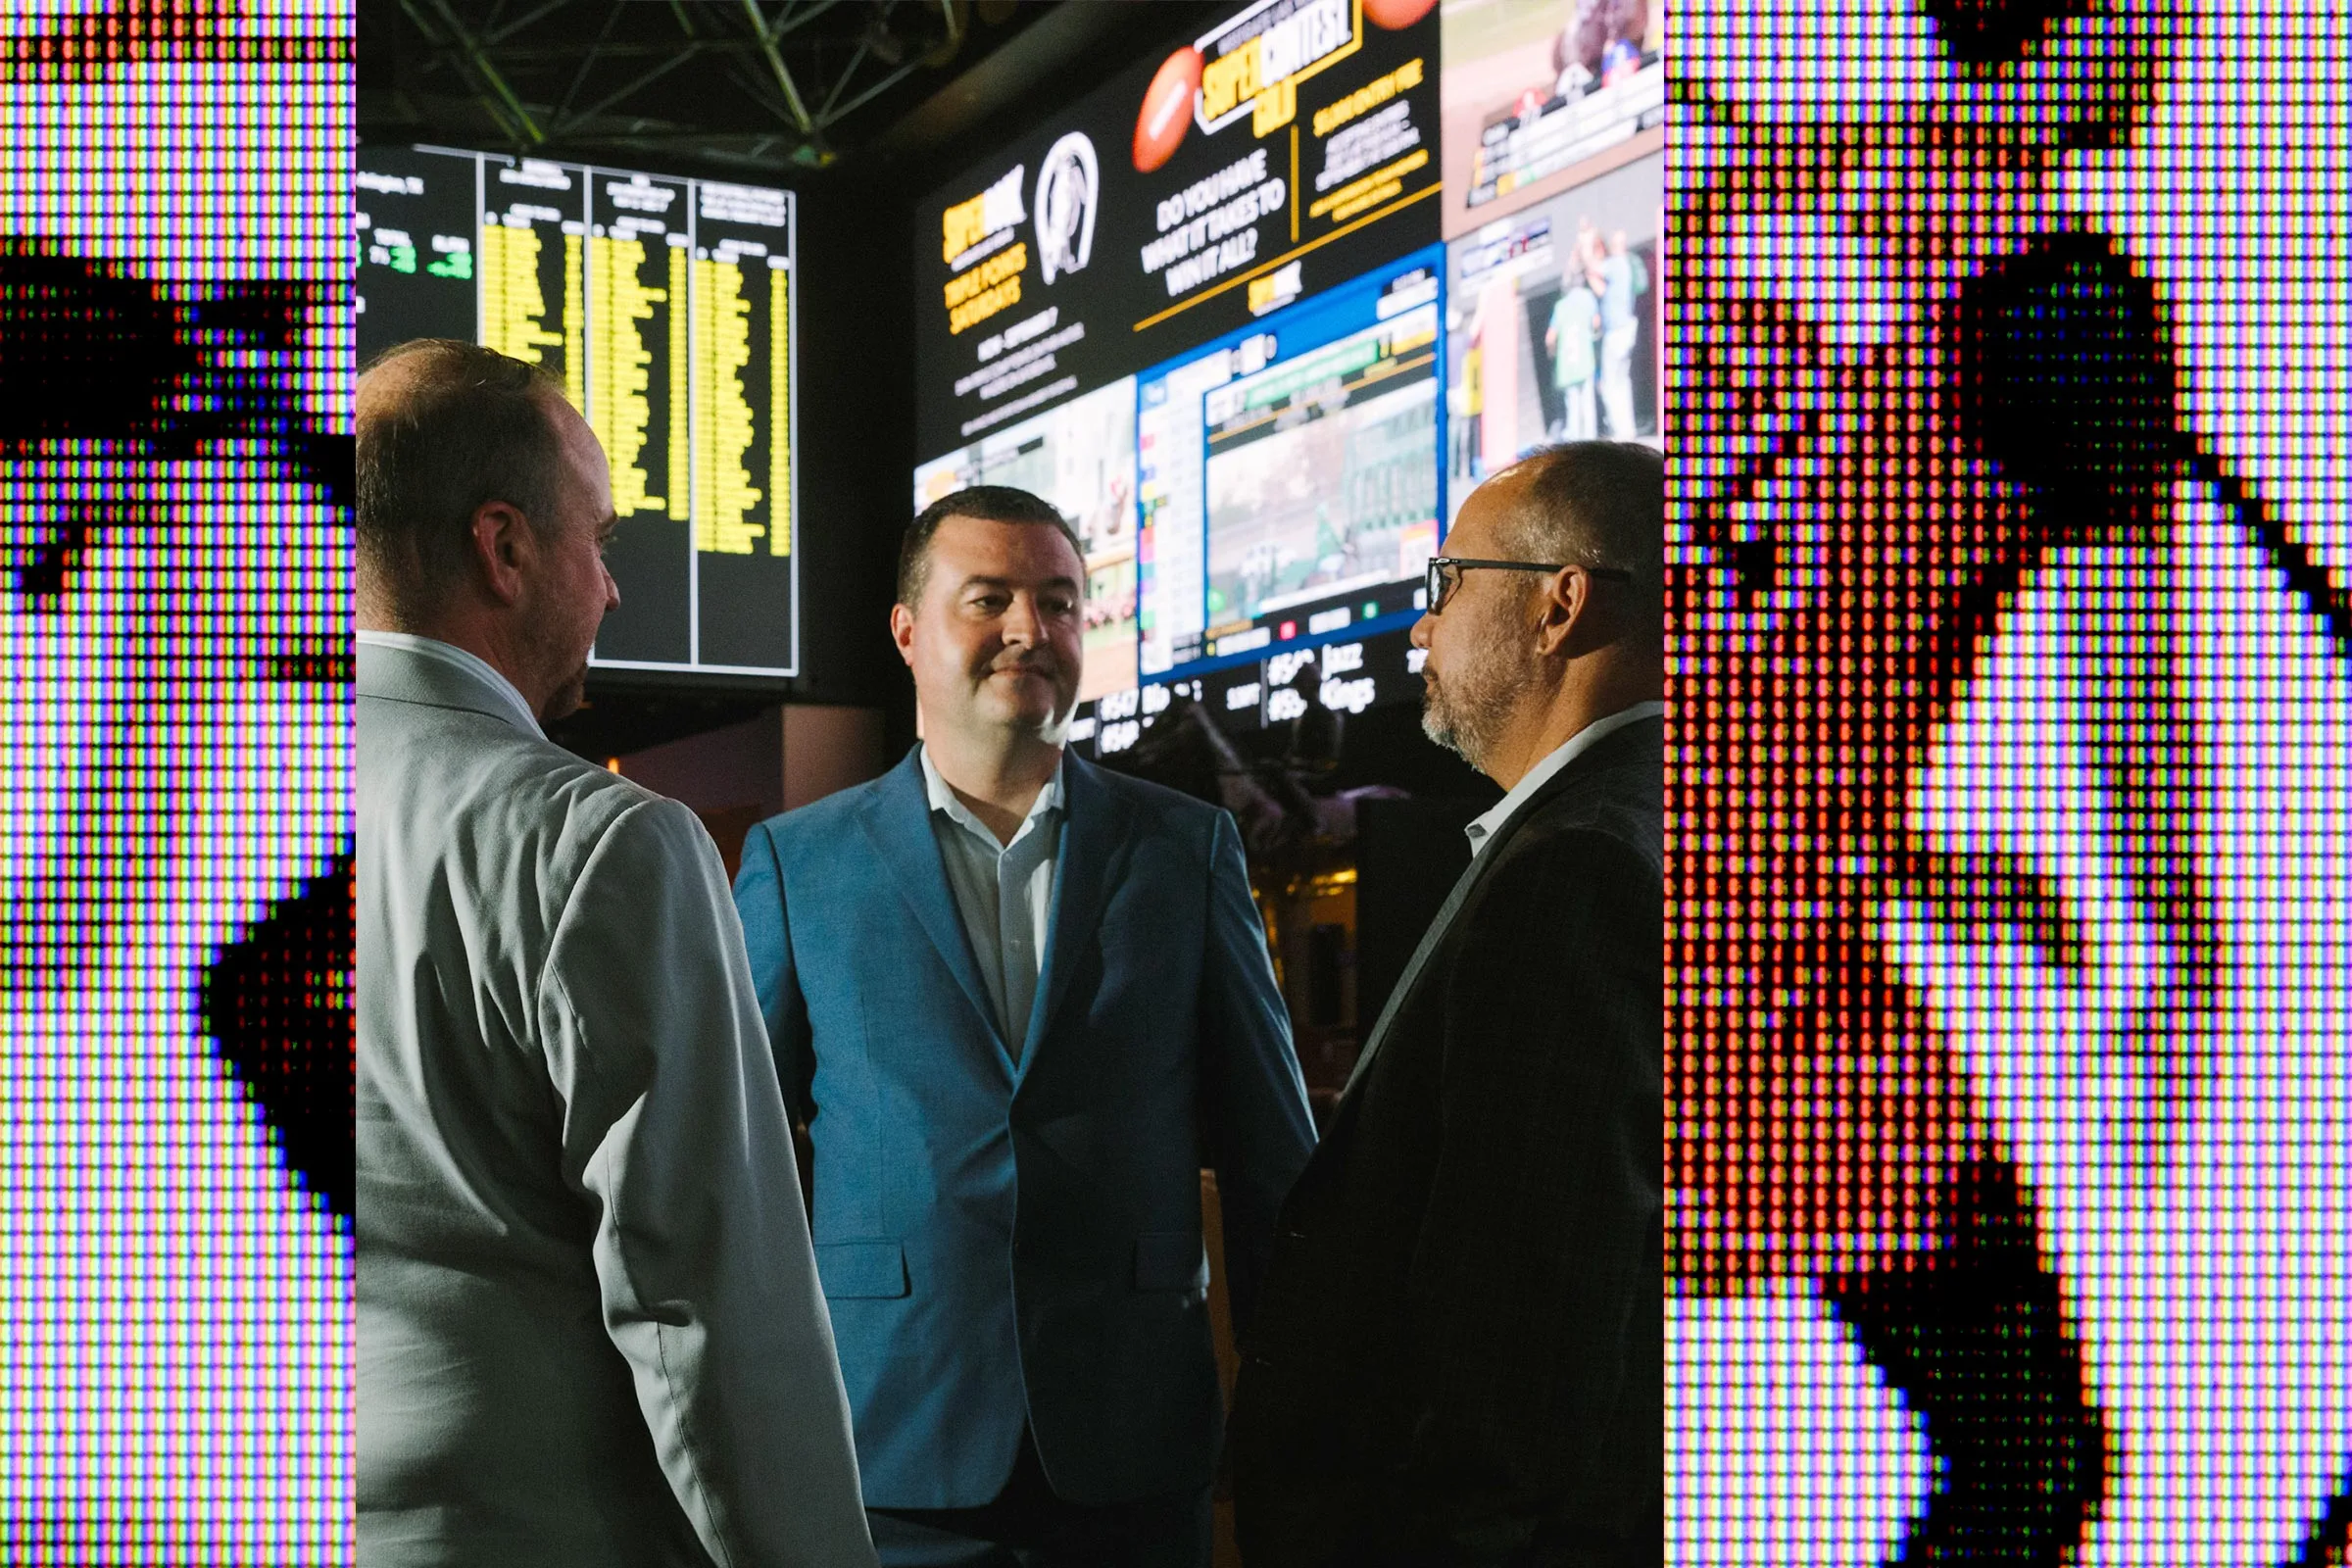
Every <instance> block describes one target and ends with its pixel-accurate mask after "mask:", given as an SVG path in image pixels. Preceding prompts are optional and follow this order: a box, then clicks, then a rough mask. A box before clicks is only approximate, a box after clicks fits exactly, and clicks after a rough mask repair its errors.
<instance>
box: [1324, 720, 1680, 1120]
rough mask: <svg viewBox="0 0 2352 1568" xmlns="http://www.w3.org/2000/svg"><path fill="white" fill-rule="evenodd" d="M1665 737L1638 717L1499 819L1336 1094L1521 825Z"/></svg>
mask: <svg viewBox="0 0 2352 1568" xmlns="http://www.w3.org/2000/svg"><path fill="white" fill-rule="evenodd" d="M1664 733H1665V721H1664V720H1663V719H1660V718H1642V719H1636V720H1635V721H1634V722H1633V723H1630V724H1627V725H1625V726H1623V727H1622V728H1620V729H1617V730H1613V731H1611V732H1610V733H1609V734H1607V735H1604V736H1602V737H1601V738H1600V740H1599V741H1598V742H1597V743H1595V744H1594V745H1593V747H1592V748H1591V749H1590V750H1588V751H1586V752H1585V753H1584V754H1583V755H1581V756H1579V757H1578V758H1577V759H1576V760H1574V761H1572V762H1570V763H1569V764H1568V765H1567V766H1566V767H1563V768H1561V769H1560V770H1559V771H1558V772H1557V773H1554V774H1553V775H1552V776H1551V777H1550V778H1548V779H1546V780H1544V783H1543V785H1542V786H1541V787H1540V788H1539V789H1537V791H1536V793H1535V794H1533V795H1531V796H1529V797H1528V798H1527V799H1526V800H1525V801H1524V802H1522V803H1520V806H1519V809H1517V810H1515V811H1513V812H1512V813H1511V814H1510V815H1509V816H1507V817H1505V818H1504V819H1503V821H1502V824H1501V825H1500V826H1499V827H1497V828H1496V829H1495V838H1494V841H1493V842H1492V843H1490V844H1489V845H1487V847H1486V848H1485V849H1483V850H1481V851H1479V853H1478V855H1477V857H1476V858H1473V859H1472V860H1471V862H1470V863H1469V864H1468V865H1466V866H1464V867H1463V868H1462V874H1461V875H1460V876H1459V877H1458V878H1456V879H1455V881H1454V884H1453V891H1452V892H1451V893H1448V894H1446V902H1445V904H1444V905H1443V906H1442V907H1440V908H1439V909H1438V913H1437V918H1435V919H1433V920H1431V921H1430V922H1429V929H1428V930H1427V931H1424V932H1422V933H1421V941H1420V944H1419V946H1417V947H1415V948H1414V949H1413V956H1412V957H1410V958H1409V959H1407V960H1406V961H1405V965H1404V971H1403V973H1401V974H1399V975H1397V984H1396V986H1395V988H1394V989H1392V990H1391V991H1390V992H1389V1000H1388V1002H1387V1003H1386V1004H1385V1005H1383V1006H1382V1007H1381V1009H1380V1017H1379V1019H1378V1020H1377V1021H1376V1022H1375V1023H1374V1024H1373V1025H1372V1032H1371V1033H1370V1034H1368V1035H1366V1036H1364V1049H1363V1050H1362V1051H1361V1052H1359V1053H1357V1054H1356V1058H1355V1066H1354V1067H1353V1068H1352V1069H1350V1070H1349V1072H1348V1087H1347V1089H1343V1090H1341V1091H1340V1093H1341V1094H1342V1095H1343V1096H1345V1095H1346V1094H1347V1093H1348V1090H1350V1089H1353V1088H1354V1087H1355V1085H1356V1080H1357V1079H1359V1078H1361V1077H1363V1075H1364V1068H1365V1066H1366V1065H1367V1064H1369V1063H1370V1061H1371V1060H1372V1056H1373V1054H1374V1053H1376V1052H1378V1051H1379V1050H1380V1048H1381V1045H1382V1043H1383V1042H1385V1041H1386V1040H1387V1039H1388V1034H1389V1025H1390V1024H1391V1023H1393V1022H1394V1021H1395V1020H1396V1017H1397V1009H1398V1008H1400V1007H1401V1006H1403V1005H1404V999H1405V998H1406V997H1408V996H1410V995H1412V990H1413V987H1414V985H1415V984H1417V983H1418V982H1419V981H1420V979H1421V971H1422V969H1423V968H1424V967H1426V966H1427V964H1428V963H1429V960H1430V957H1431V956H1432V955H1434V954H1435V953H1436V952H1437V951H1438V946H1439V944H1440V943H1442V942H1444V941H1445V940H1446V932H1447V931H1448V930H1449V929H1451V927H1452V925H1453V917H1454V915H1455V914H1456V913H1458V912H1460V910H1461V907H1462V904H1463V902H1464V901H1465V900H1467V899H1468V898H1469V897H1470V890H1471V889H1473V888H1475V887H1477V886H1478V884H1479V881H1480V879H1481V878H1483V877H1484V876H1485V875H1486V873H1487V872H1488V871H1489V870H1490V869H1492V868H1493V867H1494V866H1495V864H1497V863H1498V862H1499V861H1500V860H1501V859H1502V850H1503V846H1504V845H1505V844H1506V843H1507V842H1508V841H1509V840H1510V839H1511V837H1512V836H1513V835H1514V834H1516V833H1517V832H1518V831H1519V829H1520V828H1521V827H1522V826H1524V825H1526V824H1527V823H1528V822H1531V821H1533V820H1534V819H1535V817H1536V815H1537V813H1538V812H1540V811H1542V810H1543V809H1544V806H1545V805H1546V804H1547V803H1549V802H1550V801H1552V800H1554V799H1556V798H1557V797H1558V796H1559V795H1560V794H1561V793H1562V792H1563V791H1565V790H1568V789H1570V788H1573V787H1574V786H1575V785H1576V783H1577V782H1578V781H1579V780H1581V779H1582V778H1583V777H1584V776H1585V775H1586V774H1587V773H1589V772H1591V771H1592V770H1593V768H1594V767H1597V766H1599V765H1600V764H1601V763H1603V762H1608V761H1613V760H1616V758H1617V754H1618V753H1619V752H1620V751H1621V750H1623V749H1626V748H1629V747H1633V746H1637V745H1647V746H1649V747H1651V748H1653V749H1654V748H1656V747H1657V746H1658V745H1659V740H1660V737H1661V736H1662V735H1663V734H1664Z"/></svg>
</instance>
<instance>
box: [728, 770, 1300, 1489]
mask: <svg viewBox="0 0 2352 1568" xmlns="http://www.w3.org/2000/svg"><path fill="white" fill-rule="evenodd" d="M1064 767H1065V770H1066V771H1065V773H1064V781H1065V796H1064V799H1065V803H1066V810H1065V812H1064V814H1063V819H1062V828H1061V834H1062V838H1061V850H1060V861H1059V867H1058V871H1057V874H1056V879H1055V888H1054V911H1053V924H1052V928H1051V931H1050V933H1049V936H1048V941H1047V947H1046V954H1045V960H1044V966H1043V972H1042V973H1041V975H1040V977H1039V984H1038V988H1037V1001H1036V1004H1035V1006H1034V1007H1033V1009H1032V1011H1031V1014H1030V1018H1029V1030H1028V1038H1027V1040H1026V1041H1025V1042H1024V1043H1023V1046H1022V1049H1021V1050H1020V1052H1019V1054H1018V1055H1017V1058H1016V1056H1015V1054H1014V1053H1013V1052H1011V1051H1009V1050H1007V1049H1006V1042H1005V1040H1004V1039H1003V1038H1002V1037H1001V1033H1000V1030H999V1029H998V1026H997V1023H996V1017H995V1010H994V1008H993V1007H992V1006H991V1005H990V1003H989V1000H988V993H987V991H986V990H985V989H984V988H983V987H982V985H981V981H980V974H979V968H978V965H977V963H976V962H975V961H974V959H973V956H972V949H971V945H970V943H969V942H968V941H967V940H966V938H965V936H964V930H963V922H962V919H961V917H960V916H959V915H958V913H957V912H956V903H955V899H954V896H953V894H952V893H951V892H950V891H949V887H948V880H947V873H946V870H945V868H944V867H943V866H942V864H941V862H940V855H939V846H938V842H937V840H936V839H935V838H934V837H933V835H932V828H931V821H930V806H929V802H928V800H927V798H926V795H925V792H924V788H923V772H922V762H921V759H920V757H919V756H918V755H916V754H913V753H909V754H908V756H907V760H905V761H904V762H902V763H900V764H899V765H898V766H897V767H896V768H894V769H892V770H891V771H890V772H889V773H887V774H885V775H884V776H883V777H881V778H879V779H877V780H875V781H874V782H872V783H870V784H865V785H861V786H859V787H858V788H856V789H852V790H845V791H843V792H841V793H840V794H838V795H834V796H831V797H829V798H827V799H826V800H823V801H820V802H818V803H817V804H815V805H813V806H809V807H806V808H803V809H800V810H797V811H792V812H788V813H786V814H785V815H782V816H777V817H772V818H770V819H769V820H767V821H766V822H763V823H761V824H760V825H759V826H758V827H756V828H754V829H752V831H751V834H750V836H749V837H748V839H747V840H746V841H745V844H744V849H743V866H742V870H741V872H740V873H739V874H738V875H737V877H736V881H735V902H736V906H737V907H738V908H740V909H741V910H742V913H743V924H744V934H745V937H746V939H747V941H748V943H749V946H750V950H751V956H752V973H753V976H754V978H755V980H756V981H757V982H758V985H759V989H760V1009H761V1011H762V1012H763V1013H764V1014H765V1015H766V1019H767V1027H768V1035H769V1039H770V1041H771V1042H772V1043H773V1045H774V1048H775V1054H776V1065H777V1071H778V1073H779V1075H780V1077H781V1078H782V1081H783V1086H784V1093H785V1097H786V1099H787V1101H788V1102H790V1103H792V1104H793V1105H794V1106H795V1107H796V1109H797V1110H798V1112H799V1113H800V1114H802V1115H804V1116H806V1117H807V1118H808V1119H809V1135H810V1138H811V1140H812V1141H813V1143H814V1145H815V1152H816V1175H815V1181H814V1184H813V1186H814V1193H813V1199H814V1203H815V1215H814V1221H813V1224H812V1226H811V1234H812V1235H813V1237H814V1240H815V1244H816V1261H817V1271H818V1274H819V1275H820V1277H821V1278H822V1280H823V1282H824V1292H825V1297H826V1299H827V1303H828V1305H829V1306H830V1307H831V1310H832V1314H833V1333H834V1337H835V1340H836V1342H837V1343H838V1346H839V1348H840V1351H841V1371H842V1380H843V1382H844V1384H845V1385H846V1386H847V1388H848V1390H849V1396H850V1409H851V1413H852V1420H853V1426H854V1428H855V1431H856V1435H857V1440H858V1467H859V1471H860V1473H861V1475H862V1477H863V1481H864V1487H865V1499H866V1501H867V1503H868V1504H869V1505H872V1506H876V1507H898V1508H957V1507H975V1506H978V1505H979V1504H982V1503H985V1502H987V1501H989V1500H990V1499H991V1498H993V1497H994V1496H995V1495H997V1493H998V1492H999V1491H1000V1490H1001V1489H1002V1487H1003V1486H1004V1484H1005V1480H1006V1478H1007V1477H1008V1476H1009V1475H1010V1473H1011V1470H1012V1463H1013V1457H1014V1454H1015V1452H1016V1450H1017V1446H1018V1444H1019V1442H1020V1433H1021V1424H1022V1422H1023V1421H1024V1420H1027V1421H1028V1422H1029V1423H1030V1426H1031V1428H1032V1430H1033V1431H1034V1433H1035V1437H1036V1443H1037V1449H1038V1456H1039V1457H1040V1458H1041V1459H1042V1460H1043V1461H1044V1464H1045V1470H1046V1475H1047V1478H1048V1479H1049V1480H1050V1481H1051V1482H1052V1483H1053V1485H1054V1490H1055V1491H1056V1492H1057V1493H1059V1494H1060V1495H1062V1496H1064V1497H1066V1498H1068V1499H1070V1500H1071V1501H1073V1502H1079V1503H1086V1504H1103V1503H1110V1502H1118V1501H1127V1500H1131V1499H1134V1498H1138V1497H1144V1496H1149V1495H1154V1494H1159V1493H1167V1492H1173V1491H1177V1490H1180V1489H1183V1488H1187V1487H1197V1486H1204V1485H1206V1484H1207V1482H1208V1481H1209V1479H1210V1476H1211V1473H1212V1471H1213V1469H1214V1466H1215V1460H1216V1449H1217V1443H1218V1436H1219V1431H1220V1425H1221V1410H1220V1406H1219V1398H1218V1393H1217V1382H1216V1369H1215V1364H1214V1361H1213V1358H1212V1356H1211V1353H1210V1348H1209V1330H1208V1315H1207V1309H1206V1304H1205V1289H1206V1285H1207V1278H1208V1271H1207V1263H1206V1260H1205V1257H1204V1255H1203V1253H1202V1250H1201V1184H1200V1171H1201V1165H1202V1164H1203V1162H1204V1161H1205V1162H1208V1163H1212V1164H1213V1165H1214V1166H1215V1168H1216V1171H1217V1187H1218V1192H1219V1194H1220V1196H1221V1199H1222V1201H1223V1204H1224V1213H1223V1222H1224V1235H1225V1255H1226V1267H1227V1276H1228V1279H1229V1283H1230V1292H1231V1296H1232V1301H1233V1308H1234V1316H1235V1321H1236V1323H1237V1325H1239V1324H1242V1323H1246V1322H1247V1321H1248V1316H1249V1312H1250V1307H1251V1305H1252V1303H1253V1301H1254V1299H1255V1295H1256V1288H1257V1281H1258V1278H1259V1275H1260V1274H1261V1272H1262V1271H1263V1269H1264V1266H1265V1261H1266V1258H1267V1257H1268V1255H1269V1254H1270V1251H1271V1249H1272V1243H1273V1226H1274V1216H1275V1214H1276V1212H1277V1210H1278V1209H1279V1208H1280V1206H1281V1203H1282V1200H1283V1196H1284V1195H1285V1194H1286V1193H1287V1192H1288V1191H1289V1190H1290V1186H1291V1182H1292V1180H1293V1178H1295V1177H1296V1176H1297V1175H1298V1174H1299V1170H1300V1168H1301V1167H1303V1166H1304V1164H1305V1163H1306V1158H1307V1155H1308V1153H1309V1152H1311V1149H1312V1146H1313V1142H1314V1129H1313V1123H1312V1121H1311V1120H1310V1119H1309V1117H1308V1114H1307V1107H1306V1092H1305V1086H1304V1085H1303V1083H1302V1082H1301V1081H1300V1078H1299V1064H1298V1058H1297V1056H1296V1055H1295V1054H1293V1052H1292V1049H1291V1038H1290V1024H1289V1019H1288V1014H1287V1013H1286V1012H1285V1010H1284V1007H1283V1004H1282V999H1281V996H1280V995H1279V993H1278V992H1277V991H1276V989H1275V984H1274V975H1273V970H1272V966H1271V965H1270V964H1269V962H1268V961H1267V957H1266V944H1265V932H1264V928H1263V927H1262V926H1261V925H1260V924H1259V922H1258V916H1257V910H1256V908H1255V907H1254V906H1253V905H1252V904H1251V902H1250V886H1249V879H1248V873H1247V870H1246V868H1245V866H1244V864H1243V859H1242V850H1241V842H1240V838H1239V835H1238V834H1237V832H1236V830H1235V828H1234V825H1233V819H1232V818H1231V817H1230V816H1228V815H1227V814H1226V813H1225V812H1224V811H1222V810H1219V809H1215V808H1213V807H1209V806H1204V805H1202V804H1201V803H1200V802H1197V801H1194V800H1192V799H1190V798H1189V797H1186V796H1183V795H1179V794H1176V793H1175V792H1173V791H1170V790H1165V789H1161V788H1159V787H1157V786H1155V785H1152V784H1145V783H1141V782H1139V781H1136V780H1133V779H1129V778H1126V777H1123V776H1121V775H1119V774H1115V773H1109V772H1105V771H1103V770H1101V769H1099V768H1095V767H1092V766H1090V765H1088V764H1087V763H1085V762H1083V761H1080V760H1078V759H1077V758H1076V757H1074V756H1072V757H1068V758H1067V759H1066V760H1065V762H1064ZM1016 1060H1017V1064H1016Z"/></svg>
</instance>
